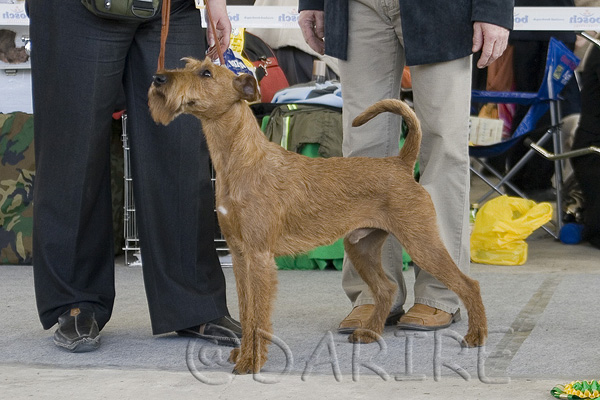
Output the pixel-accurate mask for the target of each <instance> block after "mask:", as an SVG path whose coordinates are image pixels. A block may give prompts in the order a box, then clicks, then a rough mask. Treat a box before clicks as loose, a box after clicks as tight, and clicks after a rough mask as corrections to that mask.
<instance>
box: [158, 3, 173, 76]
mask: <svg viewBox="0 0 600 400" xmlns="http://www.w3.org/2000/svg"><path fill="white" fill-rule="evenodd" d="M170 16H171V0H163V5H162V25H161V27H160V52H159V53H158V66H157V68H156V71H157V72H158V71H162V70H163V69H165V47H166V46H167V36H168V35H169V20H170Z"/></svg>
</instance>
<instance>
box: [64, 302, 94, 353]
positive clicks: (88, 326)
mask: <svg viewBox="0 0 600 400" xmlns="http://www.w3.org/2000/svg"><path fill="white" fill-rule="evenodd" d="M54 344H55V345H57V346H58V347H60V348H62V349H65V350H67V351H70V352H72V353H84V352H86V351H94V350H96V349H97V348H98V347H100V331H99V329H98V323H97V322H96V318H95V317H94V313H93V312H92V311H89V310H86V309H81V308H72V309H70V310H69V311H67V312H65V313H64V314H62V315H61V316H60V317H58V329H57V330H56V332H54Z"/></svg>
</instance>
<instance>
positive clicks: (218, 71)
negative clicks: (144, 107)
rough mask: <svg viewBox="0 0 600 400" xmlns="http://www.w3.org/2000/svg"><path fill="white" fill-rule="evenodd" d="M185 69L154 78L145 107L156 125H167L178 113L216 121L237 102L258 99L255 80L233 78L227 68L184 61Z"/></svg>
mask: <svg viewBox="0 0 600 400" xmlns="http://www.w3.org/2000/svg"><path fill="white" fill-rule="evenodd" d="M184 60H185V61H186V65H185V68H181V69H174V70H164V71H160V72H158V73H157V74H156V75H155V76H154V82H152V85H151V86H150V90H149V91H148V106H149V107H150V113H151V114H152V118H153V119H154V121H155V122H157V123H161V124H163V125H167V124H168V123H169V122H171V121H172V120H173V119H174V118H175V117H177V116H178V115H180V114H193V115H195V116H196V117H197V118H200V119H206V118H216V117H218V116H220V115H222V114H223V113H225V112H226V111H227V110H229V109H230V108H231V107H232V106H233V105H234V104H236V103H238V102H240V101H246V100H247V101H256V100H258V99H259V96H260V94H259V91H258V85H257V83H256V79H254V77H253V76H251V75H248V74H242V75H239V76H238V75H236V74H234V73H233V72H231V71H230V70H228V69H227V68H226V67H223V66H218V65H215V64H214V63H213V62H212V61H211V60H210V58H208V57H207V58H206V59H204V61H200V60H196V59H194V58H184Z"/></svg>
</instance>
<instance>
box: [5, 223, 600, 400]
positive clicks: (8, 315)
mask: <svg viewBox="0 0 600 400" xmlns="http://www.w3.org/2000/svg"><path fill="white" fill-rule="evenodd" d="M527 242H528V244H529V256H528V261H527V263H526V264H525V265H523V266H511V267H505V266H494V265H481V264H472V266H471V272H470V274H471V276H473V277H474V278H476V279H478V280H479V282H480V284H481V288H482V295H483V299H484V303H485V306H486V310H487V314H488V322H489V328H490V336H489V339H488V342H487V344H486V346H485V347H482V348H479V349H462V348H461V347H460V344H459V341H460V338H461V335H464V334H465V332H466V328H467V324H466V318H463V321H461V322H459V323H457V324H454V325H452V327H451V328H449V329H446V330H443V331H440V332H438V333H437V334H433V333H431V332H430V333H407V332H402V331H397V330H395V329H394V328H392V327H388V328H386V330H385V332H384V334H383V339H382V341H380V342H379V343H374V344H369V345H361V346H354V345H352V344H350V343H348V342H347V340H346V337H345V336H344V335H339V334H337V333H336V332H335V328H336V326H337V324H338V323H339V322H340V321H341V319H342V318H343V317H344V316H345V315H346V314H347V313H348V312H349V311H350V304H349V302H348V300H347V299H346V297H345V295H344V294H343V291H342V289H341V285H340V283H341V273H340V272H339V271H335V270H324V271H319V270H314V271H280V272H279V289H278V297H277V300H276V303H275V314H274V316H273V323H274V330H275V335H276V337H277V340H276V343H275V344H273V345H271V347H270V359H269V361H268V362H267V364H266V366H265V368H264V372H263V373H262V374H260V375H255V376H252V375H249V376H234V375H232V374H231V369H232V365H231V364H229V363H228V362H227V357H228V354H229V351H230V349H229V348H225V347H218V346H216V345H214V344H211V343H208V342H205V341H202V340H191V341H190V340H188V339H184V338H179V337H177V336H176V335H174V334H167V335H160V336H152V334H151V329H150V320H149V316H148V311H147V303H146V298H145V293H144V288H143V282H142V272H141V268H140V267H139V266H125V265H124V264H123V259H122V258H118V259H117V265H116V284H117V298H116V302H115V307H114V313H113V317H112V319H111V321H110V322H109V323H108V324H107V326H106V327H105V329H104V330H103V331H102V333H101V334H102V346H101V347H100V349H99V350H97V351H95V352H92V353H83V354H71V353H68V352H65V351H62V350H60V349H58V348H56V347H55V346H54V345H53V343H52V334H53V332H54V328H53V329H51V330H48V331H44V330H43V329H42V328H41V325H40V324H39V320H38V317H37V313H36V309H35V299H34V293H33V275H32V268H31V267H30V266H6V265H5V266H0V332H1V333H2V335H0V399H25V398H34V399H37V398H40V399H65V398H75V397H85V398H86V399H104V398H107V399H109V398H123V399H140V398H146V399H164V398H172V399H188V398H190V399H191V398H204V399H249V400H251V399H320V398H327V399H338V398H339V399H342V398H343V399H363V398H365V399H367V398H368V399H373V398H380V399H391V398H402V399H439V398H445V399H484V398H485V399H500V398H521V399H551V398H552V397H551V395H550V390H551V389H552V387H553V386H554V385H556V384H564V383H568V382H570V381H572V380H581V379H600V344H598V335H599V334H598V332H599V331H600V319H598V317H597V316H598V304H600V291H599V290H598V287H600V263H599V259H600V250H598V249H595V248H593V247H591V246H589V245H588V244H580V245H572V246H569V245H564V244H561V243H560V242H557V241H555V240H554V239H553V238H551V237H550V236H549V235H547V234H545V233H544V232H543V231H541V230H538V231H536V232H534V234H533V235H531V236H530V238H529V239H528V240H527ZM224 271H225V275H226V279H227V284H228V302H229V304H230V310H231V312H232V315H233V316H234V317H237V315H238V310H237V296H236V293H235V282H234V278H233V272H232V269H231V268H224ZM404 276H405V279H406V281H407V286H408V287H409V288H411V287H412V283H413V282H414V277H413V271H412V270H409V271H406V272H405V273H404ZM409 292H410V290H409ZM411 296H412V294H411V295H409V299H408V301H407V306H410V305H411V303H412V297H411Z"/></svg>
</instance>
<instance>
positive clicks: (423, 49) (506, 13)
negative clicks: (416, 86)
mask: <svg viewBox="0 0 600 400" xmlns="http://www.w3.org/2000/svg"><path fill="white" fill-rule="evenodd" d="M399 1H400V13H401V17H402V34H403V36H404V48H405V53H406V63H407V64H408V65H419V64H431V63H434V62H442V61H450V60H455V59H458V58H462V57H466V56H468V55H469V54H471V48H472V46H473V22H476V21H479V22H489V23H492V24H495V25H499V26H502V27H505V28H508V29H512V26H513V8H514V0H452V1H450V0H399ZM299 10H324V11H325V37H326V40H325V53H326V54H328V55H330V56H333V57H337V58H339V59H342V60H346V59H347V44H348V29H352V27H351V26H350V27H349V26H348V0H300V1H299Z"/></svg>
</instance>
